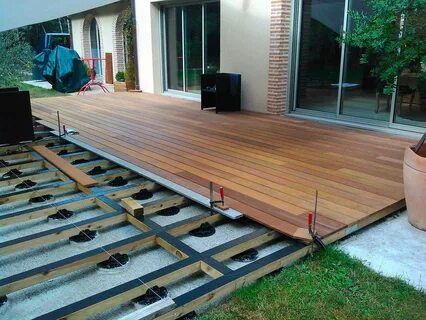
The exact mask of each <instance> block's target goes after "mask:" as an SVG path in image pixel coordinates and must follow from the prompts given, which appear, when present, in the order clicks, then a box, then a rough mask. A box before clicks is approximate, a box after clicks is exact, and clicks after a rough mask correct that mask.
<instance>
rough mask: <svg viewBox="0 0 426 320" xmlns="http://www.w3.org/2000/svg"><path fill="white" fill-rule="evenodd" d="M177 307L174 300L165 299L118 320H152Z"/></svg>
mask: <svg viewBox="0 0 426 320" xmlns="http://www.w3.org/2000/svg"><path fill="white" fill-rule="evenodd" d="M175 306H176V304H175V302H174V301H173V299H172V298H168V297H166V298H163V299H161V300H160V301H157V302H154V303H153V304H150V305H148V306H146V307H145V308H142V309H138V310H136V311H133V312H132V313H129V314H127V315H125V316H124V317H121V318H119V319H118V320H152V319H156V318H157V317H159V316H160V315H162V314H164V313H166V312H167V311H170V310H171V309H173V308H174V307H175Z"/></svg>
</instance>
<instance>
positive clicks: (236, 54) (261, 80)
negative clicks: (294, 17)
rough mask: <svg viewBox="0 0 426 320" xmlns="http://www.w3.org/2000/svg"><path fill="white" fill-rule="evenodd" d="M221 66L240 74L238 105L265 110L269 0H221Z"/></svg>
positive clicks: (249, 108)
mask: <svg viewBox="0 0 426 320" xmlns="http://www.w3.org/2000/svg"><path fill="white" fill-rule="evenodd" d="M220 5H221V9H220V13H221V27H220V32H221V34H220V46H221V52H220V69H221V71H222V72H233V73H240V74H241V77H242V93H241V98H242V101H241V105H242V107H243V109H245V110H250V111H258V112H266V105H267V94H268V66H269V32H270V30H269V28H270V15H271V1H270V0H221V1H220Z"/></svg>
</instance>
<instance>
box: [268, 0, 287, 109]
mask: <svg viewBox="0 0 426 320" xmlns="http://www.w3.org/2000/svg"><path fill="white" fill-rule="evenodd" d="M290 24H291V0H271V27H270V48H269V76H268V105H267V110H268V112H270V113H273V114H282V113H284V112H285V110H286V107H287V105H286V104H287V81H288V72H289V65H288V61H289V56H288V54H289V41H290Z"/></svg>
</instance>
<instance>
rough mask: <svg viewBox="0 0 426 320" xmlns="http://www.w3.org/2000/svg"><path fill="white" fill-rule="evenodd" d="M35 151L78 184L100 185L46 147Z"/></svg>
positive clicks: (40, 147)
mask: <svg viewBox="0 0 426 320" xmlns="http://www.w3.org/2000/svg"><path fill="white" fill-rule="evenodd" d="M33 149H34V150H35V151H36V152H37V153H39V154H40V155H41V156H43V158H45V159H46V160H47V161H49V162H50V163H52V164H53V165H54V166H55V167H57V168H58V169H59V170H61V171H62V172H63V173H65V174H66V175H67V176H69V177H70V178H71V179H73V180H75V181H76V182H77V183H78V184H80V185H82V186H84V187H91V186H95V185H97V184H98V182H97V181H96V180H95V179H93V178H91V177H90V176H88V175H87V174H85V173H84V172H83V171H81V170H80V169H78V168H76V167H74V166H73V165H72V164H70V163H69V162H68V161H66V160H64V159H62V158H61V157H59V156H58V155H56V154H55V153H54V152H52V151H50V150H49V149H47V148H46V147H45V146H34V147H33Z"/></svg>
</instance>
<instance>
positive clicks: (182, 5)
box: [160, 0, 220, 99]
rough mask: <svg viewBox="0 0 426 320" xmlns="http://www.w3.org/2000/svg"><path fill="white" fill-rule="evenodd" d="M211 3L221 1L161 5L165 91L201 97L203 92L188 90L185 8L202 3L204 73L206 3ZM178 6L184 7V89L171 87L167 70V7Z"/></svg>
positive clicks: (203, 70) (211, 0)
mask: <svg viewBox="0 0 426 320" xmlns="http://www.w3.org/2000/svg"><path fill="white" fill-rule="evenodd" d="M209 3H219V4H220V1H218V0H204V1H188V2H184V3H182V4H180V3H179V4H178V3H174V4H170V5H164V6H162V7H161V14H160V30H161V52H162V64H161V65H162V71H161V72H162V80H163V92H166V93H171V94H173V95H179V96H184V97H188V98H194V99H200V97H201V93H192V92H187V91H186V89H187V79H186V72H185V70H186V58H187V57H186V54H185V46H186V34H185V8H186V7H188V6H191V5H201V48H202V54H201V55H202V57H201V59H202V73H203V74H204V73H205V71H206V61H205V60H206V59H205V54H206V52H205V44H206V43H205V40H206V34H205V17H206V4H209ZM176 7H182V12H181V19H182V21H181V23H182V70H183V72H182V78H183V90H182V91H180V90H174V89H169V84H168V78H167V76H168V70H167V52H168V48H167V36H166V32H167V31H166V30H167V24H166V23H167V21H166V9H168V8H176Z"/></svg>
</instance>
